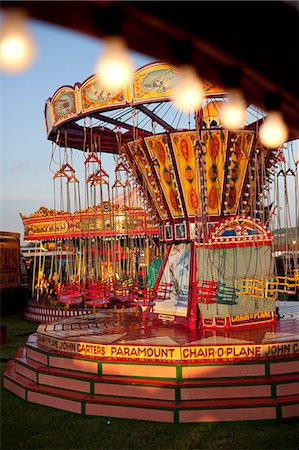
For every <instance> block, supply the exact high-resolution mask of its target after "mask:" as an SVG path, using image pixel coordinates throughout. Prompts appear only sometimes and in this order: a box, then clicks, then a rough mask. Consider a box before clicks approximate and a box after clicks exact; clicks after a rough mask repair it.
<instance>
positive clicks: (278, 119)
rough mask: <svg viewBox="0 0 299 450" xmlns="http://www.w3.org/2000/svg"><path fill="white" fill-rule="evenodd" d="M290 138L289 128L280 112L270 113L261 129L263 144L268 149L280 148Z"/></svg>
mask: <svg viewBox="0 0 299 450" xmlns="http://www.w3.org/2000/svg"><path fill="white" fill-rule="evenodd" d="M287 138H288V128H287V126H286V124H285V123H284V121H283V118H282V115H281V113H280V112H279V111H270V112H269V114H268V116H267V117H266V119H265V121H264V123H263V125H262V126H261V128H260V140H261V143H262V144H263V145H264V146H265V147H268V148H277V147H280V146H281V145H282V144H283V143H284V142H285V141H286V140H287Z"/></svg>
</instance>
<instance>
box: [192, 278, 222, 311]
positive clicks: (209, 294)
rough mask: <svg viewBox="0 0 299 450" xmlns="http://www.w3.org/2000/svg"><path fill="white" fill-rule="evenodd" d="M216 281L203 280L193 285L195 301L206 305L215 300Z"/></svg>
mask: <svg viewBox="0 0 299 450" xmlns="http://www.w3.org/2000/svg"><path fill="white" fill-rule="evenodd" d="M217 296H218V281H213V280H203V281H202V282H201V283H200V284H196V286H195V301H196V303H203V304H206V305H209V304H213V303H216V302H217Z"/></svg>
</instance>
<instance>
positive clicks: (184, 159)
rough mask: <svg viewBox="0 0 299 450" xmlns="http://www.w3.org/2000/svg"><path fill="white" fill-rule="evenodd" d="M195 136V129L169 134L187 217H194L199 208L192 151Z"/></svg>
mask: <svg viewBox="0 0 299 450" xmlns="http://www.w3.org/2000/svg"><path fill="white" fill-rule="evenodd" d="M195 136H196V134H195V131H190V132H183V133H173V134H172V135H171V141H172V145H173V151H174V154H175V159H176V165H177V168H178V172H179V177H180V182H181V185H182V189H183V194H184V200H185V204H186V209H187V214H188V216H189V217H194V216H195V215H196V214H198V213H199V210H200V204H199V197H198V192H199V186H198V168H197V166H196V157H195V152H194V141H195Z"/></svg>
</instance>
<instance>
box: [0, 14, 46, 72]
mask: <svg viewBox="0 0 299 450" xmlns="http://www.w3.org/2000/svg"><path fill="white" fill-rule="evenodd" d="M36 54H37V48H36V43H35V40H34V39H33V37H32V35H31V33H30V32H29V30H28V29H27V26H26V22H25V14H24V12H23V11H22V10H21V9H17V8H10V9H9V8H8V9H7V10H6V11H5V13H4V15H3V22H2V27H1V31H0V69H1V70H2V71H3V72H8V73H18V72H23V71H25V70H26V69H28V68H29V67H30V66H31V65H32V64H33V62H34V60H35V58H36Z"/></svg>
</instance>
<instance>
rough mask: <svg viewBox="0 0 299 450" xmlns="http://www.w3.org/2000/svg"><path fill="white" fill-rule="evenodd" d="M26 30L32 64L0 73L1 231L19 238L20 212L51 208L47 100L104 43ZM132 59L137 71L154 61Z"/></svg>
mask: <svg viewBox="0 0 299 450" xmlns="http://www.w3.org/2000/svg"><path fill="white" fill-rule="evenodd" d="M29 28H30V30H31V32H32V33H33V35H34V37H35V39H36V42H37V45H38V58H37V60H36V62H35V63H34V65H33V66H32V68H31V69H29V70H27V71H26V72H23V73H21V74H18V75H5V74H3V72H1V75H0V97H1V103H0V104H1V108H0V114H1V115H0V123H1V128H0V136H1V137H0V147H1V162H0V180H1V181H0V183H1V184H0V230H1V231H12V232H18V233H21V238H22V237H23V225H22V221H21V218H20V217H19V212H20V213H22V214H25V215H29V214H31V213H32V212H34V211H36V210H37V209H38V208H39V207H40V206H41V205H44V206H46V207H49V208H52V207H53V181H52V173H51V172H50V170H49V163H50V158H51V143H50V142H49V141H48V140H47V137H46V130H45V124H44V116H43V111H44V106H45V101H46V100H47V99H48V98H49V97H52V96H53V94H54V92H55V91H56V89H58V88H59V87H61V86H63V85H66V84H67V85H74V84H75V83H76V82H82V81H84V80H85V79H86V78H88V77H89V76H90V75H92V74H93V73H95V63H96V60H97V58H98V57H99V54H100V51H101V48H102V41H100V40H98V39H93V38H91V37H88V36H86V35H84V34H80V33H77V32H72V31H69V30H66V29H63V28H60V27H58V26H52V25H49V24H47V23H43V22H38V21H30V22H29ZM132 57H133V61H134V65H135V68H136V69H137V68H138V67H140V66H142V65H144V64H147V63H149V62H150V61H152V60H153V59H152V58H149V57H147V56H143V55H140V54H137V53H132ZM74 153H75V154H76V153H79V152H74ZM80 156H81V157H82V155H76V157H78V158H80ZM112 164H113V159H112V157H111V156H110V157H109V156H107V158H106V162H105V161H104V167H105V168H106V170H108V171H109V170H110V173H112V172H111V171H113V169H112V167H113V165H112ZM109 165H110V167H109Z"/></svg>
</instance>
